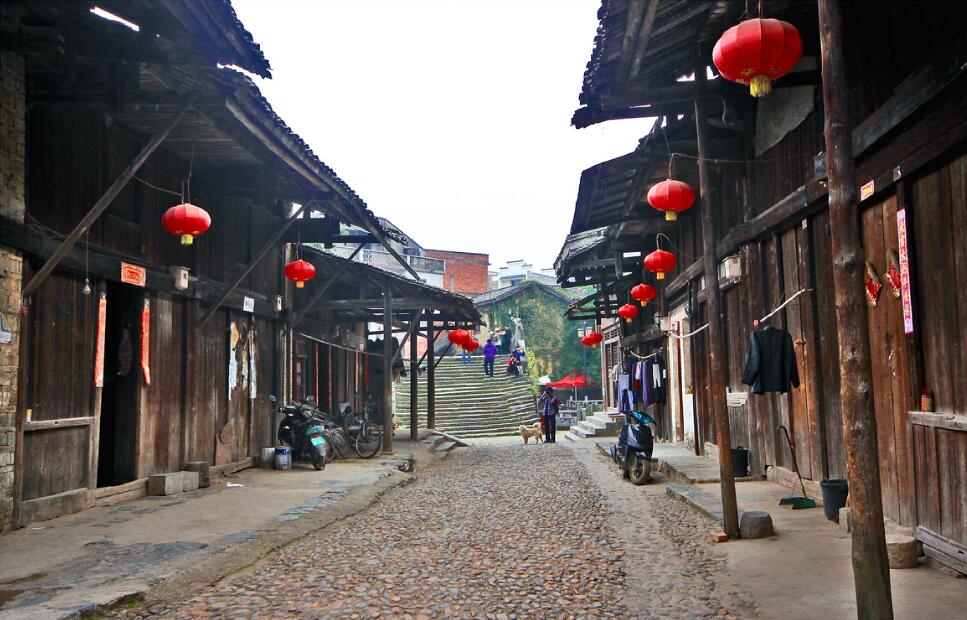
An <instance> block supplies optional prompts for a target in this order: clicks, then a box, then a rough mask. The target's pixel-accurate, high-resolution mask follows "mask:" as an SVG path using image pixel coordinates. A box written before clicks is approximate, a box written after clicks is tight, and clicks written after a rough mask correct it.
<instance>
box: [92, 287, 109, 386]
mask: <svg viewBox="0 0 967 620" xmlns="http://www.w3.org/2000/svg"><path fill="white" fill-rule="evenodd" d="M106 328H107V293H101V298H100V299H99V300H98V302H97V340H96V341H95V343H94V387H96V388H99V387H104V332H105V329H106Z"/></svg>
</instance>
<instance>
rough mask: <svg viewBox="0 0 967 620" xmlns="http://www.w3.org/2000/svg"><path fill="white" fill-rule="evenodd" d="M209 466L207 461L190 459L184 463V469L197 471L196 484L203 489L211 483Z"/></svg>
mask: <svg viewBox="0 0 967 620" xmlns="http://www.w3.org/2000/svg"><path fill="white" fill-rule="evenodd" d="M209 467H210V466H209V464H208V461H192V462H190V463H188V464H186V465H185V471H193V472H198V486H199V488H202V489H204V488H207V487H208V486H209V485H211V474H210V473H209Z"/></svg>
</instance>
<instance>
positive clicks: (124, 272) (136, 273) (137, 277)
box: [121, 262, 148, 286]
mask: <svg viewBox="0 0 967 620" xmlns="http://www.w3.org/2000/svg"><path fill="white" fill-rule="evenodd" d="M147 280H148V274H147V270H145V268H144V267H139V266H137V265H132V264H131V263H124V262H122V263H121V282H124V283H125V284H133V285H135V286H144V284H145V282H147Z"/></svg>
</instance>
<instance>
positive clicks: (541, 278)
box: [497, 259, 557, 288]
mask: <svg viewBox="0 0 967 620" xmlns="http://www.w3.org/2000/svg"><path fill="white" fill-rule="evenodd" d="M526 280H535V281H537V282H540V283H541V284H548V285H550V286H555V285H556V284H557V277H556V276H555V274H554V268H553V267H548V268H546V269H541V270H539V271H534V265H532V264H531V263H528V262H526V261H525V260H523V259H520V260H512V261H508V262H507V264H506V265H504V266H503V267H501V268H500V271H499V272H498V273H497V286H498V288H506V287H508V286H514V285H515V284H520V283H521V282H524V281H526Z"/></svg>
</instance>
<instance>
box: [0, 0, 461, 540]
mask: <svg viewBox="0 0 967 620" xmlns="http://www.w3.org/2000/svg"><path fill="white" fill-rule="evenodd" d="M99 6H100V7H103V8H105V9H108V10H109V11H110V13H107V14H105V13H103V12H102V13H100V14H96V13H95V12H94V11H93V9H92V6H91V5H90V4H89V3H49V2H5V3H4V4H3V6H2V9H0V11H2V13H0V17H2V20H0V24H2V37H3V46H2V97H3V99H2V105H3V109H2V112H3V114H2V138H3V140H2V158H3V160H2V164H3V184H2V191H3V193H2V208H0V217H2V220H0V222H2V234H0V260H2V263H0V275H2V278H3V280H2V287H0V288H2V290H3V296H2V298H0V312H2V314H0V316H2V320H3V324H2V325H0V329H2V332H3V338H2V339H0V341H2V342H0V355H2V362H0V416H2V417H0V431H2V432H0V439H2V441H0V491H2V496H0V501H2V504H0V508H2V510H0V529H5V528H7V527H10V526H19V525H23V524H25V523H28V522H31V521H35V520H40V519H45V518H50V517H53V516H57V515H60V514H66V513H70V512H74V511H77V510H80V509H83V508H85V507H88V506H91V505H94V504H95V503H99V502H101V503H103V502H114V501H118V500H119V499H123V498H124V497H131V496H137V495H139V494H143V493H144V487H145V480H146V477H147V476H149V475H151V474H154V473H161V472H168V471H177V470H180V469H182V468H183V467H184V465H185V463H187V462H190V461H207V462H208V463H210V464H211V465H212V466H213V467H215V468H218V467H233V466H238V465H240V464H241V465H244V464H246V463H250V462H251V460H252V459H253V457H254V456H255V455H256V454H257V450H258V448H259V447H260V446H265V445H273V444H274V443H275V441H274V420H273V419H272V416H271V408H272V406H271V405H270V403H269V402H268V399H267V397H268V395H269V394H270V393H272V394H277V395H279V397H280V398H282V399H284V398H287V397H295V398H301V397H304V395H305V394H306V393H307V392H306V389H307V387H308V386H307V384H306V375H304V373H303V370H302V366H300V365H301V364H303V358H304V356H305V355H304V354H305V351H306V348H305V344H304V342H303V341H302V340H300V339H299V338H294V337H293V333H294V332H293V330H292V328H291V327H290V325H291V324H292V322H293V317H298V318H299V319H300V320H301V319H304V321H303V325H300V326H299V328H300V329H302V330H304V331H305V332H306V333H308V334H310V335H320V334H322V335H328V336H331V335H333V334H335V333H336V332H337V331H339V332H340V333H341V334H347V333H357V334H359V335H360V337H363V338H365V327H364V324H365V322H366V321H368V320H371V319H372V318H373V317H372V316H368V315H366V316H364V315H361V314H354V313H343V312H335V313H334V312H333V311H332V309H330V310H327V311H325V312H328V314H325V315H322V314H320V313H321V312H323V311H321V310H319V307H318V304H317V306H316V307H314V308H309V307H308V305H305V306H304V304H305V302H307V299H306V297H305V295H311V294H313V291H314V290H315V287H316V286H318V285H317V284H315V283H312V284H310V285H309V286H308V287H307V288H306V289H304V292H303V291H300V292H299V293H298V294H296V293H295V289H294V287H293V286H292V283H289V282H287V281H286V280H285V279H284V278H283V273H282V268H283V264H284V263H285V261H287V260H289V259H290V258H291V257H292V255H293V254H294V252H295V251H296V249H295V245H294V242H295V241H296V240H300V241H301V242H315V243H320V244H333V243H339V242H342V241H346V239H343V238H341V237H340V236H339V230H340V228H339V225H340V223H346V224H352V225H355V226H358V227H361V228H362V229H364V230H366V231H368V233H369V235H368V236H366V237H364V238H362V240H365V241H368V242H378V243H381V244H383V245H384V246H386V247H387V250H388V251H389V252H390V253H391V254H393V255H394V256H395V257H397V259H398V260H400V262H401V264H403V263H405V261H403V259H401V258H399V256H398V254H397V253H396V251H395V250H393V249H392V248H391V247H389V243H388V240H387V235H391V234H392V233H390V232H388V231H386V230H385V229H384V228H382V227H381V225H380V223H379V222H378V220H377V218H376V217H375V216H374V215H373V214H372V213H371V212H370V211H369V210H368V208H367V206H366V205H365V203H364V202H363V201H362V200H361V199H360V198H359V196H357V195H356V194H355V193H354V192H353V191H352V189H351V188H350V187H349V186H348V185H346V184H345V183H344V182H343V181H342V180H341V179H339V177H338V176H336V174H335V173H334V172H333V171H332V170H331V169H330V168H328V167H327V166H326V165H325V164H324V163H323V162H321V161H320V160H319V159H318V158H317V157H316V156H315V155H314V154H313V152H312V151H311V150H310V149H309V147H308V145H306V144H305V143H304V142H303V141H302V140H301V139H300V138H299V137H298V135H296V134H295V133H294V132H293V131H292V130H291V129H290V128H289V127H288V126H287V125H286V124H285V123H284V122H283V121H282V119H280V118H279V117H278V116H277V115H276V114H275V113H274V112H273V111H272V108H271V106H269V104H268V102H267V101H266V100H265V98H264V97H262V95H261V93H260V92H259V90H258V88H257V87H256V85H255V84H254V83H253V82H252V80H250V79H249V78H248V77H246V76H245V75H244V74H243V73H241V72H239V71H236V70H234V69H231V68H227V67H228V66H234V67H239V68H241V69H243V70H245V71H248V72H251V73H254V74H257V75H261V76H263V77H268V76H269V75H270V71H269V64H268V61H267V60H266V59H265V57H264V56H263V54H262V53H261V51H260V49H259V47H258V45H257V44H255V43H254V42H253V40H252V37H251V35H250V34H249V33H248V32H247V31H246V30H245V28H244V27H243V26H242V24H241V23H240V22H239V21H238V19H237V17H236V16H235V13H234V11H233V10H232V8H231V4H230V3H229V2H227V1H217V2H192V1H189V0H165V1H161V2H146V1H145V2H142V1H137V2H110V1H109V2H104V3H99ZM99 10H100V9H99ZM186 201H190V202H191V203H193V204H196V205H199V206H201V207H203V208H204V209H206V210H207V212H208V213H209V214H210V216H211V219H212V226H211V229H210V230H209V231H208V232H206V233H204V234H203V235H201V236H200V237H198V238H197V239H196V240H195V242H194V244H192V245H181V244H179V239H178V237H176V236H173V235H171V234H169V233H168V232H166V231H165V229H164V228H162V226H161V219H162V214H164V213H165V211H166V210H167V209H168V208H169V207H171V206H174V205H176V204H179V203H182V202H186ZM351 240H356V241H357V242H358V241H360V237H358V236H357V237H353V238H352V239H351ZM304 253H306V254H308V253H310V251H309V250H305V252H304ZM312 260H313V261H314V262H316V263H317V268H318V270H319V273H320V277H319V279H325V278H326V277H327V276H329V275H330V274H333V273H335V272H336V271H339V270H340V269H342V267H339V265H340V264H348V262H349V261H346V260H345V259H340V258H336V257H330V256H325V255H314V257H313V258H312ZM357 267H359V266H357V265H352V266H349V267H348V270H347V271H346V272H345V273H346V274H347V275H349V274H352V275H353V276H354V277H356V282H355V283H354V284H353V285H352V286H349V285H346V284H345V283H344V282H343V281H342V280H340V281H338V282H335V281H330V282H327V288H328V285H331V284H336V286H332V288H331V290H330V291H329V293H328V297H322V295H324V294H326V292H325V291H323V292H322V293H320V297H319V299H315V300H314V302H318V301H319V300H323V301H324V300H326V299H339V295H349V296H351V297H353V298H355V299H359V298H360V297H364V298H374V297H386V298H387V299H388V300H389V299H390V293H389V291H391V290H392V291H393V294H399V292H402V293H403V294H404V296H405V297H406V301H407V303H410V304H413V303H416V304H417V306H418V307H419V308H420V309H421V312H425V313H426V316H428V317H430V316H432V315H433V314H434V312H438V311H440V310H441V308H442V310H443V311H446V312H450V310H451V309H453V308H457V314H458V315H459V318H460V320H462V321H465V322H467V323H472V322H473V321H474V319H475V318H476V313H475V312H474V311H473V308H472V305H471V304H470V302H469V300H465V298H456V297H455V296H449V295H448V294H446V293H443V295H444V298H441V297H440V296H439V295H437V294H436V290H435V289H433V290H430V288H429V287H420V286H419V285H417V284H414V283H412V282H409V281H407V280H405V279H404V278H399V277H396V276H392V275H390V274H385V272H381V271H379V270H372V269H370V270H369V271H373V272H379V273H380V274H385V276H384V277H385V280H379V279H378V278H376V277H375V276H372V275H369V276H367V277H366V278H365V279H362V278H360V277H358V275H359V274H355V272H354V271H353V270H354V269H356V268H357ZM407 268H408V269H409V267H407ZM367 269H368V268H367ZM367 273H369V272H367ZM380 282H381V283H382V284H380ZM343 285H345V286H343ZM340 287H342V288H340ZM414 287H415V288H414ZM440 293H442V291H440ZM417 302H418V303H417ZM438 304H439V305H438ZM461 304H463V305H461ZM396 307H397V308H398V309H399V310H398V313H397V314H396V315H394V316H397V317H398V318H400V319H401V320H406V319H408V318H410V317H409V316H408V315H406V314H405V312H404V311H408V310H411V305H408V306H405V307H404V306H403V305H399V304H397V306H396ZM424 309H425V310H424ZM307 310H311V312H307ZM451 314H452V313H451ZM383 316H384V315H383V314H382V312H380V313H379V316H378V317H376V319H377V320H383V319H382V317H383ZM447 318H450V316H449V315H447V316H443V317H441V321H442V320H444V319H447ZM440 324H441V325H442V324H443V323H440ZM329 340H330V341H332V342H333V343H334V344H341V343H342V341H341V340H336V339H334V338H332V337H330V338H329ZM354 355H355V354H354V353H351V352H347V351H342V350H341V349H340V353H334V352H330V351H328V350H327V351H325V352H324V356H325V359H326V361H327V364H328V365H327V366H325V367H324V371H323V372H319V371H318V367H317V369H316V371H315V372H314V374H313V375H312V376H313V382H314V383H313V390H314V394H315V395H316V396H318V397H320V400H322V399H321V395H322V391H323V390H324V389H325V390H328V393H329V394H330V395H331V399H343V398H349V397H351V396H352V394H353V392H352V390H351V389H350V386H351V385H356V386H365V379H360V378H358V377H356V376H354V375H353V374H352V372H350V371H349V370H348V369H349V368H350V367H351V365H352V363H353V362H352V360H353V358H354ZM356 357H358V356H356ZM300 382H301V383H300ZM323 386H325V387H323ZM380 394H381V397H382V398H385V397H386V394H385V393H383V392H381V393H380ZM387 402H388V400H387ZM390 439H391V438H390ZM387 447H391V444H389V445H388V446H387Z"/></svg>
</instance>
